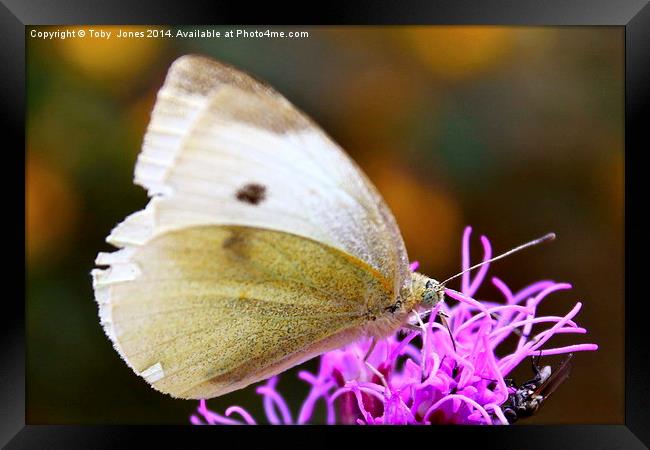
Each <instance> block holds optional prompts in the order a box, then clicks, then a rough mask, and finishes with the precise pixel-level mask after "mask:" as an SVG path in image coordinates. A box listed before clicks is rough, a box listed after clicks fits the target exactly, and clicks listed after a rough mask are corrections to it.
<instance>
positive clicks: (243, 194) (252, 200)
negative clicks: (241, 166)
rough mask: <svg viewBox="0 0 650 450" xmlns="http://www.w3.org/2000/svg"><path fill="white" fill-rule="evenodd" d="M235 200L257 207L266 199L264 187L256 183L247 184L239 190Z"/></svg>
mask: <svg viewBox="0 0 650 450" xmlns="http://www.w3.org/2000/svg"><path fill="white" fill-rule="evenodd" d="M235 198H236V199H237V200H239V201H240V202H244V203H249V204H251V205H258V204H260V203H261V202H263V201H264V200H265V199H266V186H263V185H261V184H258V183H248V184H245V185H244V186H242V187H241V188H239V190H237V192H236V193H235Z"/></svg>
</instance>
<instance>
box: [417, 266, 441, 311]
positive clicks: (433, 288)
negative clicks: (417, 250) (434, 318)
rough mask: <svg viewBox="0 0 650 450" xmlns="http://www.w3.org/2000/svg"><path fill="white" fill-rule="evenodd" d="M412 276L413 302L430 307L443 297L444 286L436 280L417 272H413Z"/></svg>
mask: <svg viewBox="0 0 650 450" xmlns="http://www.w3.org/2000/svg"><path fill="white" fill-rule="evenodd" d="M412 278H413V285H412V286H413V287H412V289H413V300H414V303H416V304H420V305H422V306H424V307H428V308H431V307H434V306H436V305H437V304H438V302H440V301H441V300H443V299H444V296H445V287H444V286H443V285H442V284H440V283H439V282H438V281H436V280H434V279H432V278H429V277H427V276H425V275H422V274H420V273H417V272H414V273H413V275H412Z"/></svg>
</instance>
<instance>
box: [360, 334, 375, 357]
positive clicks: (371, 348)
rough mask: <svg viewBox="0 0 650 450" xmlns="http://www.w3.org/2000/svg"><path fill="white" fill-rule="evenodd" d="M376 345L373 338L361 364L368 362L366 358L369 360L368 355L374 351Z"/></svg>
mask: <svg viewBox="0 0 650 450" xmlns="http://www.w3.org/2000/svg"><path fill="white" fill-rule="evenodd" d="M376 345H377V338H376V337H374V336H373V338H372V342H370V348H369V349H368V351H367V352H366V356H364V357H363V362H364V363H365V362H366V361H368V358H370V355H371V354H372V352H373V350H374V349H375V346H376Z"/></svg>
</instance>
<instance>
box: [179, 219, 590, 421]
mask: <svg viewBox="0 0 650 450" xmlns="http://www.w3.org/2000/svg"><path fill="white" fill-rule="evenodd" d="M471 234H472V229H471V227H467V228H466V229H465V232H464V234H463V241H462V270H465V269H467V268H469V267H471V265H472V264H471V262H470V251H469V248H470V238H471ZM480 239H481V244H482V246H483V258H482V261H487V260H488V259H490V258H491V257H492V248H491V245H490V242H489V240H488V239H487V238H486V237H485V236H481V238H480ZM417 265H418V264H417V262H415V263H413V264H412V265H411V270H415V269H416V268H417ZM488 269H489V264H485V265H483V266H481V267H480V268H478V269H476V271H475V272H474V273H475V275H471V274H470V273H465V274H463V276H462V279H461V290H460V291H455V290H453V289H446V290H445V293H446V296H447V297H448V300H447V302H440V303H438V305H436V307H435V308H434V309H433V310H432V311H430V312H429V311H420V312H419V313H418V312H416V313H415V314H414V316H415V317H414V322H413V324H414V325H416V326H419V327H420V330H419V331H415V330H405V329H402V330H400V331H398V332H396V333H395V334H394V335H392V336H389V337H387V338H385V339H382V340H379V341H377V343H376V346H375V348H374V350H373V351H372V353H371V354H370V356H369V357H368V359H367V361H365V362H364V357H365V356H366V354H367V352H368V351H369V349H370V345H371V340H370V339H369V338H364V339H361V340H359V341H358V342H355V343H353V344H350V345H347V346H346V347H343V348H341V349H338V350H334V351H330V352H328V353H325V354H323V355H321V356H320V367H319V370H318V372H317V373H316V374H313V373H310V372H307V371H304V370H303V371H300V372H299V373H298V377H299V378H300V379H301V380H303V381H305V382H306V383H308V385H309V386H310V390H309V393H308V395H307V397H306V398H305V400H304V401H303V403H302V406H301V408H300V410H299V411H298V412H297V414H295V415H294V414H293V413H292V412H291V411H290V409H289V407H288V405H287V403H286V402H285V400H284V399H283V397H282V395H281V394H280V393H279V392H278V391H277V390H276V385H277V382H278V377H277V376H275V377H272V378H270V379H268V380H267V381H266V382H265V383H264V384H262V385H261V386H258V387H257V393H258V394H260V395H261V397H262V401H263V404H264V411H265V415H266V417H265V420H264V421H263V423H271V424H308V423H312V420H313V416H314V411H315V408H316V405H317V404H318V403H319V402H322V404H323V405H324V406H325V411H326V418H325V421H326V423H327V424H362V425H363V424H366V425H380V424H393V425H410V424H414V425H415V424H420V425H429V424H470V425H480V424H486V425H507V424H508V420H507V419H506V416H505V415H504V413H503V410H502V406H503V405H504V404H505V403H506V402H507V400H508V397H509V395H510V394H512V393H513V392H514V389H515V388H514V387H512V386H511V385H510V384H509V383H508V381H507V379H508V376H509V374H511V372H512V371H513V369H515V368H516V367H517V366H519V365H520V364H522V363H524V362H526V364H529V363H530V358H531V357H532V356H545V355H559V354H568V353H575V352H579V351H591V350H596V349H597V348H598V346H597V345H595V344H574V345H568V346H564V347H553V346H551V345H550V344H549V340H550V339H551V338H552V337H553V336H556V335H558V334H585V333H586V332H587V330H586V329H585V328H582V327H580V326H578V325H577V323H576V322H574V320H573V319H574V318H575V316H576V315H577V314H578V312H579V311H580V309H581V307H582V304H581V303H579V302H578V303H576V304H575V306H574V307H573V308H571V310H570V311H568V312H567V313H565V314H564V315H560V316H537V315H536V312H537V307H538V305H539V304H540V303H541V302H542V301H544V300H545V299H546V298H548V297H549V296H551V295H552V294H553V293H554V292H557V291H560V290H566V289H570V288H571V285H569V284H567V283H557V282H554V281H538V282H536V283H533V284H531V285H529V286H527V287H525V288H523V289H521V290H520V291H518V292H513V291H512V290H511V289H510V288H509V287H508V286H507V285H506V284H505V283H504V282H503V281H502V280H500V279H498V278H496V277H493V278H492V279H491V280H490V281H491V283H492V284H493V285H494V287H496V288H497V290H498V291H499V292H500V294H501V297H502V298H501V299H499V300H498V301H486V300H481V301H478V300H476V299H475V298H474V296H475V295H476V292H477V291H478V289H479V288H480V287H481V285H482V284H483V283H484V282H485V280H486V275H487V272H488ZM449 299H453V300H455V301H450V300H449ZM451 303H454V304H453V305H450V304H451ZM440 312H442V313H444V315H446V317H447V322H448V325H449V329H447V328H446V327H444V326H443V325H442V324H440V323H438V322H437V321H436V317H437V316H438V313H440ZM533 326H536V327H535V330H536V332H535V333H533ZM540 326H541V327H544V326H545V327H546V328H545V329H544V330H542V331H537V330H538V328H539V327H540ZM452 336H453V339H452ZM513 336H514V342H515V343H514V345H513V344H512V342H513ZM508 338H511V339H508ZM506 340H508V342H505V341H506ZM504 344H509V345H508V348H506V345H504ZM513 346H514V348H512V347H513ZM499 355H501V356H499ZM190 421H191V423H193V424H196V425H200V424H210V425H215V424H223V425H236V424H251V425H253V424H257V423H258V422H257V421H256V420H255V418H253V417H252V416H251V414H249V413H248V412H247V411H246V410H244V409H243V408H241V407H239V406H231V407H230V408H228V409H226V411H225V412H224V414H223V415H222V414H218V413H216V412H214V411H211V410H210V409H208V407H207V404H206V401H205V400H201V401H200V402H199V406H198V408H197V410H196V413H195V414H193V415H191V417H190Z"/></svg>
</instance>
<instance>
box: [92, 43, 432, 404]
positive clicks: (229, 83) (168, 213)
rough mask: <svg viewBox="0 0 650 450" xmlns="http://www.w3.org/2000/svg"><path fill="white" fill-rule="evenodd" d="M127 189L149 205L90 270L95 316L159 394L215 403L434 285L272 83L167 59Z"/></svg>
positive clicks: (402, 310) (366, 186) (398, 321)
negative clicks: (136, 187) (133, 188)
mask: <svg viewBox="0 0 650 450" xmlns="http://www.w3.org/2000/svg"><path fill="white" fill-rule="evenodd" d="M135 181H136V183H138V184H141V185H143V186H144V187H145V188H147V190H148V191H149V194H150V196H151V197H152V198H151V200H150V202H149V204H148V205H147V207H146V208H145V209H144V210H142V211H139V212H136V213H134V214H132V215H131V216H129V217H127V218H126V219H125V220H124V221H123V222H122V223H120V224H119V225H118V226H117V227H115V229H114V230H113V231H112V232H111V234H110V236H109V237H108V238H107V241H108V242H109V243H111V244H113V245H115V246H117V247H118V248H119V250H118V251H116V252H113V253H100V254H99V255H98V257H97V260H96V263H97V264H98V265H99V266H106V268H104V269H95V270H93V286H94V289H95V298H96V300H97V302H98V304H99V315H100V321H101V323H102V325H103V327H104V330H105V332H106V334H107V336H108V337H109V338H110V339H111V341H112V342H113V345H114V347H115V349H116V350H117V351H118V353H119V354H120V355H121V356H122V357H123V359H124V360H125V361H126V362H127V364H128V365H129V366H130V367H131V368H132V369H133V370H134V371H135V372H136V373H137V374H138V375H140V376H142V377H143V378H145V380H146V381H147V382H149V383H150V384H151V385H152V386H153V387H154V388H156V389H158V390H160V391H162V392H165V393H168V394H170V395H172V396H174V397H180V398H210V397H215V396H218V395H223V394H225V393H227V392H231V391H233V390H236V389H240V388H242V387H244V386H246V385H249V384H251V383H254V382H256V381H260V380H263V379H265V378H267V377H269V376H271V375H274V374H277V373H279V372H281V371H283V370H286V369H287V368H289V367H291V366H294V365H296V364H299V363H301V362H303V361H306V360H307V359H310V358H312V357H314V356H316V355H318V354H320V353H323V352H325V351H328V350H332V349H335V348H338V347H341V346H343V345H345V344H347V343H350V342H352V341H354V340H355V339H358V338H359V337H361V336H375V337H383V336H386V335H389V334H391V333H393V332H394V331H395V330H396V329H397V328H399V327H400V326H401V325H402V324H403V323H404V322H405V321H406V320H407V318H408V316H409V315H410V314H411V312H412V311H413V309H415V308H416V307H417V306H418V305H420V304H427V305H432V304H434V303H435V302H437V301H439V299H440V298H441V289H440V286H439V284H437V283H436V282H435V281H433V280H431V279H429V278H427V277H425V276H424V275H420V274H416V273H411V272H410V271H409V269H408V257H407V255H406V250H405V248H404V243H403V241H402V238H401V234H400V232H399V229H398V228H397V225H396V223H395V219H394V218H393V216H392V214H391V212H390V210H389V209H388V207H387V206H386V205H385V203H384V201H383V200H382V198H381V196H380V195H379V193H378V192H377V190H376V189H375V188H374V186H373V185H372V183H371V182H370V181H369V180H368V179H367V178H366V177H365V175H364V174H363V173H362V172H361V170H360V169H359V168H358V167H357V166H356V165H355V164H354V162H353V161H352V160H351V159H349V158H348V157H347V155H345V153H344V152H343V151H342V150H341V149H340V148H339V147H338V146H337V145H336V144H335V143H334V142H333V141H332V140H331V139H329V137H328V136H327V135H326V134H325V133H324V132H323V131H322V130H320V129H319V128H318V127H317V126H316V125H315V124H313V122H312V121H311V120H310V119H309V118H307V117H306V116H305V115H304V114H302V113H301V112H300V111H298V110H297V109H296V108H295V107H293V105H291V104H290V103H289V102H288V101H287V100H286V99H284V97H282V96H280V95H279V94H277V93H276V92H275V91H273V90H272V89H271V88H270V87H268V86H266V85H264V84H262V83H260V82H258V81H256V80H254V79H252V78H251V77H249V76H248V75H246V74H244V73H243V72H240V71H237V70H236V69H233V68H231V67H229V66H225V65H223V64H221V63H218V62H216V61H212V60H209V59H207V58H203V57H198V56H185V57H182V58H180V59H179V60H177V61H176V62H175V63H174V64H173V65H172V68H171V69H170V71H169V74H168V76H167V79H166V81H165V83H164V85H163V87H162V88H161V90H160V92H159V94H158V99H157V102H156V106H155V107H154V111H153V113H152V118H151V122H150V125H149V127H148V130H147V134H146V135H145V139H144V144H143V150H142V152H141V154H140V155H139V157H138V162H137V164H136V169H135Z"/></svg>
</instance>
